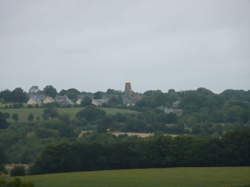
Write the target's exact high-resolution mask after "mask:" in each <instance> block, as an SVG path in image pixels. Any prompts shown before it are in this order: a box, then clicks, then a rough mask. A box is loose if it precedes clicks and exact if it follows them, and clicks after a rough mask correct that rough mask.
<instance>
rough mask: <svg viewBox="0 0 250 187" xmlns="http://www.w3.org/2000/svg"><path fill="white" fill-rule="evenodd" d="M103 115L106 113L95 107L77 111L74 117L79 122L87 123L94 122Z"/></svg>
mask: <svg viewBox="0 0 250 187" xmlns="http://www.w3.org/2000/svg"><path fill="white" fill-rule="evenodd" d="M105 115H106V113H105V112H104V111H103V110H101V109H99V108H97V107H95V106H87V107H85V108H84V109H82V110H81V111H79V112H78V113H77V114H76V117H77V118H78V119H80V120H82V119H85V120H88V121H95V120H97V119H102V118H103V117H104V116H105Z"/></svg>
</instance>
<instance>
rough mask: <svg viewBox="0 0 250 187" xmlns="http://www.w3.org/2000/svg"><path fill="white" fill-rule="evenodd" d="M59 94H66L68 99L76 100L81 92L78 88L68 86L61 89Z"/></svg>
mask: <svg viewBox="0 0 250 187" xmlns="http://www.w3.org/2000/svg"><path fill="white" fill-rule="evenodd" d="M59 94H60V95H66V96H67V97H68V98H69V99H70V100H72V101H76V100H77V98H78V96H79V95H80V94H81V93H80V91H79V90H77V89H75V88H70V89H68V90H61V91H60V93H59Z"/></svg>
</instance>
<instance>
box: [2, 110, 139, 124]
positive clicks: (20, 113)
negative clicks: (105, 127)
mask: <svg viewBox="0 0 250 187" xmlns="http://www.w3.org/2000/svg"><path fill="white" fill-rule="evenodd" d="M81 109H83V107H71V108H58V112H59V113H60V114H64V113H65V114H68V115H69V116H70V117H71V118H74V117H75V115H76V113H77V112H79V111H80V110H81ZM101 109H102V110H104V111H105V112H106V113H107V114H115V113H135V111H132V110H127V109H119V108H101ZM43 110H44V108H18V109H12V108H10V109H9V108H7V109H5V108H2V109H0V112H7V113H9V114H10V115H12V114H14V113H17V114H18V116H19V121H20V122H25V121H28V116H29V114H31V113H32V114H33V115H34V117H35V119H36V117H37V116H39V117H40V119H42V113H43Z"/></svg>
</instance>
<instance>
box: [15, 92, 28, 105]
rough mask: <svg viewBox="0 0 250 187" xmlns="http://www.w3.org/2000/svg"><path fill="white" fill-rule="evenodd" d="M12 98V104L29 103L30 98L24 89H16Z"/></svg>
mask: <svg viewBox="0 0 250 187" xmlns="http://www.w3.org/2000/svg"><path fill="white" fill-rule="evenodd" d="M11 96H12V102H17V103H24V102H27V100H28V96H27V94H26V93H25V92H24V91H23V89H22V88H15V89H14V90H13V91H12V93H11Z"/></svg>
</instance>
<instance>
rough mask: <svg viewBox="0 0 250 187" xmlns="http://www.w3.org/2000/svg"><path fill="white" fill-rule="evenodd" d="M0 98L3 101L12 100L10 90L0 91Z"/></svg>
mask: <svg viewBox="0 0 250 187" xmlns="http://www.w3.org/2000/svg"><path fill="white" fill-rule="evenodd" d="M0 98H2V99H3V100H4V102H11V101H12V95H11V91H10V90H4V91H2V92H0Z"/></svg>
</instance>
